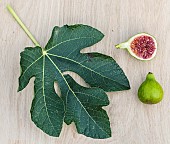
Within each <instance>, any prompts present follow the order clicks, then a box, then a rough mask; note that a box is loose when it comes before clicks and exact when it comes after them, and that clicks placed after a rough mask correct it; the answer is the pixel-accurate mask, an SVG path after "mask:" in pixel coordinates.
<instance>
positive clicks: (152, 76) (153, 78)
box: [146, 72, 155, 80]
mask: <svg viewBox="0 0 170 144" xmlns="http://www.w3.org/2000/svg"><path fill="white" fill-rule="evenodd" d="M146 79H150V80H155V76H154V74H153V73H152V72H149V73H148V74H147V76H146Z"/></svg>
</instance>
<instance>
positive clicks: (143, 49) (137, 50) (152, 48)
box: [116, 33, 157, 60]
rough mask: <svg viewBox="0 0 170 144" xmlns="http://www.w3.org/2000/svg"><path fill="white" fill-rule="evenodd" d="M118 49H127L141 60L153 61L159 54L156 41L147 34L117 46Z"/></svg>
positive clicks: (134, 37)
mask: <svg viewBox="0 0 170 144" xmlns="http://www.w3.org/2000/svg"><path fill="white" fill-rule="evenodd" d="M116 48H125V49H127V50H128V51H129V53H130V54H131V55H132V56H134V57H135V58H137V59H139V60H151V59H153V58H154V57H155V55H156V52H157V42H156V39H155V38H154V37H153V36H151V35H150V34H147V33H140V34H137V35H135V36H133V37H131V38H130V39H129V40H128V41H126V42H123V43H120V44H118V45H116Z"/></svg>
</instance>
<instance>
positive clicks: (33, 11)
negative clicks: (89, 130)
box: [0, 0, 170, 144]
mask: <svg viewBox="0 0 170 144" xmlns="http://www.w3.org/2000/svg"><path fill="white" fill-rule="evenodd" d="M7 3H10V4H11V5H12V6H13V8H14V9H15V11H16V12H17V14H18V15H19V16H20V18H21V19H22V20H23V22H24V23H25V24H26V26H27V27H28V28H29V29H30V31H31V32H32V33H33V35H34V36H35V38H36V39H37V40H38V41H39V43H40V44H41V45H42V46H45V44H46V43H47V41H48V39H49V37H50V35H51V30H52V29H53V27H54V26H55V25H58V26H62V25H64V24H76V23H83V24H88V25H91V26H93V27H96V28H97V29H99V30H100V31H102V32H103V33H104V34H105V37H104V39H103V40H102V41H101V42H100V43H98V44H97V45H95V46H93V47H91V48H89V49H88V50H87V49H86V50H84V51H98V52H101V53H104V54H107V55H110V56H112V57H113V58H114V59H115V60H116V61H117V62H118V63H119V65H120V66H121V67H122V68H123V70H124V71H125V73H126V75H127V76H128V78H129V80H130V84H131V90H128V91H122V92H114V93H108V95H109V99H110V101H111V103H110V105H109V106H108V107H106V110H107V112H108V114H109V117H110V122H111V128H112V137H111V138H109V139H105V140H94V139H91V138H87V137H85V136H83V135H80V134H78V133H77V132H76V129H75V126H74V124H71V125H70V126H67V125H66V124H64V126H63V129H62V132H61V135H60V137H59V138H53V137H50V136H48V135H46V134H44V133H43V132H42V131H41V130H40V129H38V128H37V127H36V126H35V125H34V123H33V122H32V121H31V117H30V107H31V102H32V99H33V80H34V79H32V80H31V81H30V83H29V85H28V86H27V87H26V88H25V89H24V90H23V91H22V92H20V93H17V87H18V77H19V74H20V66H19V61H20V55H19V54H20V52H21V51H22V50H23V49H24V47H26V46H34V45H33V43H32V42H31V41H30V39H29V38H28V37H27V36H26V34H25V33H24V32H23V30H22V29H21V28H20V26H19V25H18V24H17V23H16V21H15V20H14V19H13V18H12V16H11V15H10V14H9V12H8V11H7V10H6V4H7ZM139 32H148V33H150V34H152V35H154V36H155V37H156V39H157V41H158V46H159V47H158V53H157V56H156V58H155V59H153V60H152V61H149V62H141V61H139V60H136V59H135V58H133V57H131V56H130V55H129V54H128V53H127V51H124V50H117V49H115V47H114V45H115V44H117V43H120V42H122V41H125V40H127V39H128V38H129V37H131V36H132V35H134V34H136V33H139ZM149 71H151V72H153V73H154V74H155V76H156V78H157V80H158V81H159V82H160V83H161V85H162V86H163V89H164V92H165V95H164V99H163V101H162V102H161V103H159V104H157V105H144V104H142V103H141V102H140V101H139V100H138V98H137V90H138V87H139V85H140V84H141V82H142V81H143V80H144V79H145V76H146V74H147V73H148V72H149ZM75 78H76V79H77V80H78V81H79V82H80V83H81V80H80V79H79V78H78V77H77V76H76V77H75ZM0 80H1V82H0V90H1V91H0V144H170V0H1V2H0Z"/></svg>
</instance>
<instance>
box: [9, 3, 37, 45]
mask: <svg viewBox="0 0 170 144" xmlns="http://www.w3.org/2000/svg"><path fill="white" fill-rule="evenodd" d="M7 9H8V11H9V12H10V13H11V15H12V16H13V17H14V18H15V20H16V21H17V22H18V24H19V25H20V26H21V28H22V29H23V30H24V31H25V33H26V34H27V35H28V37H29V38H30V39H31V40H32V42H33V43H34V44H35V45H36V46H39V47H40V44H39V43H38V42H37V41H36V39H35V38H34V36H33V35H32V34H31V32H30V31H29V30H28V28H27V27H26V26H25V25H24V23H23V22H22V21H21V19H20V18H19V17H18V15H17V14H16V13H15V11H14V10H13V8H12V7H11V6H10V5H9V4H8V5H7Z"/></svg>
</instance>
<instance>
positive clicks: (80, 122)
mask: <svg viewBox="0 0 170 144" xmlns="http://www.w3.org/2000/svg"><path fill="white" fill-rule="evenodd" d="M65 79H66V80H67V82H68V85H69V86H70V88H71V92H70V94H69V96H68V97H67V96H65V95H63V96H65V97H64V99H66V114H65V122H66V123H67V124H70V123H71V122H75V124H76V127H77V131H78V133H80V134H84V135H86V136H88V137H92V138H100V139H102V138H108V137H111V129H110V122H109V117H108V116H107V113H106V111H105V110H104V109H102V106H107V105H109V100H108V97H107V95H106V93H105V92H104V90H102V89H100V88H85V87H82V86H80V85H79V84H77V83H76V82H75V81H74V80H73V79H72V78H71V77H70V76H69V75H66V76H65ZM61 86H62V85H61ZM61 94H62V91H61Z"/></svg>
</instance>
